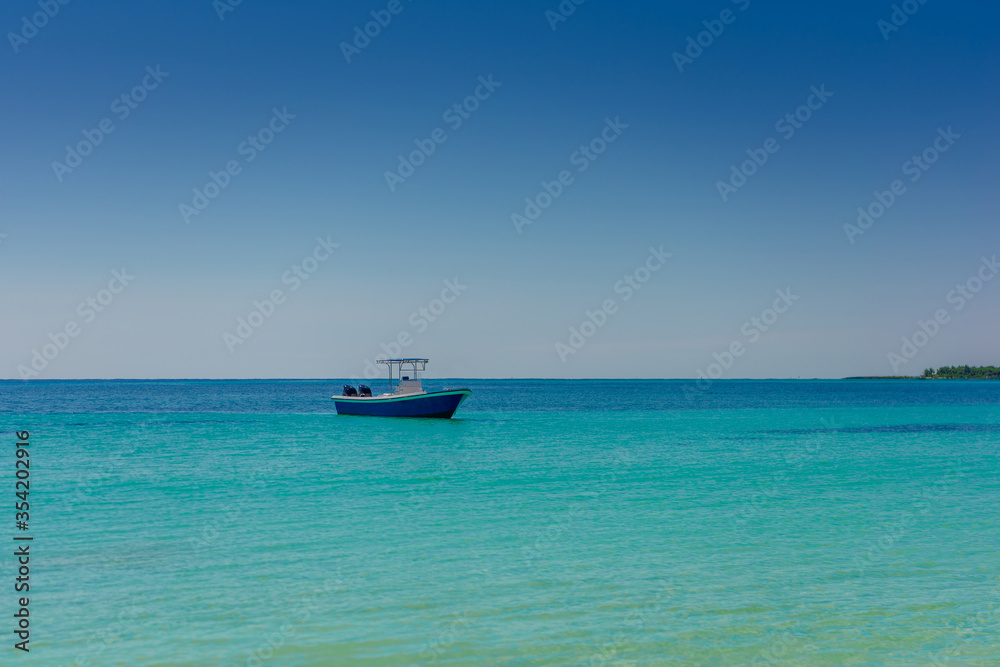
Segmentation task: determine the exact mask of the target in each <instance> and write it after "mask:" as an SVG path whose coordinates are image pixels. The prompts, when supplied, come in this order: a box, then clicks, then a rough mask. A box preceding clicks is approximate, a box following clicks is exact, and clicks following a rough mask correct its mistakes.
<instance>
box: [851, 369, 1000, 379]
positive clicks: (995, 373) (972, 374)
mask: <svg viewBox="0 0 1000 667" xmlns="http://www.w3.org/2000/svg"><path fill="white" fill-rule="evenodd" d="M846 379H847V380H1000V367H997V366H942V367H941V368H938V369H937V370H935V369H933V368H928V369H927V370H925V371H924V374H923V375H879V376H875V375H870V376H859V377H850V378H846Z"/></svg>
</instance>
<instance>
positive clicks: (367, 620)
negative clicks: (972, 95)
mask: <svg viewBox="0 0 1000 667" xmlns="http://www.w3.org/2000/svg"><path fill="white" fill-rule="evenodd" d="M343 384H344V381H343V380H329V381H238V382H237V381H157V382H145V381H120V382H119V381H114V382H91V381H79V382H73V381H68V382H62V381H38V382H28V383H23V382H0V431H3V436H2V437H3V441H4V442H5V444H4V445H3V448H2V449H0V451H2V452H3V453H2V455H0V466H2V467H0V470H2V473H0V478H2V479H4V480H6V482H4V484H3V485H2V486H3V488H2V489H0V493H3V494H5V495H7V496H13V495H14V450H15V444H14V443H15V436H14V432H15V431H20V430H29V431H30V432H31V445H30V447H31V459H30V460H31V468H30V473H31V477H30V484H31V487H30V503H31V512H30V515H31V516H30V530H29V531H28V532H27V534H30V535H31V536H33V537H34V541H33V542H32V543H31V575H30V577H31V581H30V586H31V591H30V613H31V643H30V648H31V651H30V653H29V654H22V653H21V652H19V651H15V650H13V649H12V648H11V647H12V646H13V643H14V641H16V638H15V635H14V634H13V629H14V623H13V619H12V615H13V613H14V610H15V602H16V597H17V595H15V593H14V591H13V579H14V577H15V576H16V575H15V569H14V568H15V563H14V558H13V556H12V555H11V554H12V553H13V547H11V548H9V549H4V552H5V555H4V556H3V558H2V560H0V562H2V573H0V612H2V613H0V618H2V619H6V620H0V636H2V637H4V642H5V643H6V644H7V645H5V646H3V647H2V649H0V656H2V657H0V663H2V664H4V665H71V664H76V665H336V666H341V665H343V666H365V667H382V666H386V667H388V666H399V667H409V666H411V665H439V666H443V665H511V666H527V665H620V666H621V665H740V664H749V665H998V664H1000V476H998V474H1000V461H998V454H1000V382H988V381H978V382H977V381H876V380H870V381H769V382H756V381H730V382H725V381H719V382H714V383H711V384H706V385H704V386H697V385H695V384H693V383H691V382H684V381H632V380H629V381H526V380H505V381H488V380H441V381H426V382H425V386H426V387H428V388H443V387H445V386H468V387H470V388H471V389H472V390H473V392H474V394H473V397H472V398H471V399H470V400H469V401H467V402H466V403H465V404H464V405H463V406H462V408H461V409H460V410H459V412H458V413H457V414H456V418H455V419H452V420H391V419H379V418H366V417H347V416H343V417H339V416H337V415H336V414H335V412H334V410H333V405H332V401H331V400H330V396H331V395H332V394H334V393H339V392H340V388H341V387H342V385H343ZM373 388H374V389H375V390H376V391H380V390H384V389H385V388H384V387H383V386H379V385H377V384H376V385H374V386H373ZM13 500H14V499H13V498H12V497H9V498H7V499H5V500H4V501H3V502H2V503H0V506H2V507H6V508H7V510H6V511H4V512H0V540H5V541H7V543H8V545H13V544H15V543H14V542H12V541H10V540H11V538H12V537H13V536H14V534H15V533H19V531H16V530H15V527H14V509H13Z"/></svg>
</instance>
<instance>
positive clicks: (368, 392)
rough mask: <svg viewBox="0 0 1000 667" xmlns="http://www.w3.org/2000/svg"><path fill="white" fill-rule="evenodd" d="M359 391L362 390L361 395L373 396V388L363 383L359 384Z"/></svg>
mask: <svg viewBox="0 0 1000 667" xmlns="http://www.w3.org/2000/svg"><path fill="white" fill-rule="evenodd" d="M358 392H360V395H361V396H371V395H372V390H371V389H370V388H369V387H368V386H367V385H363V384H359V385H358Z"/></svg>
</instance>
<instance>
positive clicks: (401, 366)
mask: <svg viewBox="0 0 1000 667" xmlns="http://www.w3.org/2000/svg"><path fill="white" fill-rule="evenodd" d="M428 361H430V359H417V358H407V359H376V360H375V362H376V363H379V364H385V365H386V366H388V367H389V391H390V392H392V379H393V378H392V376H393V369H398V371H397V372H396V373H395V375H396V376H397V377H398V378H399V379H400V380H402V379H403V371H404V370H405V369H406V368H409V369H411V370H412V371H413V377H412V380H417V373H419V372H422V371H425V370H427V362H428ZM417 386H418V387H419V384H418V385H417Z"/></svg>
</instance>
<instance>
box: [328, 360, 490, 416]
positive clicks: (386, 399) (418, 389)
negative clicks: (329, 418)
mask: <svg viewBox="0 0 1000 667" xmlns="http://www.w3.org/2000/svg"><path fill="white" fill-rule="evenodd" d="M376 361H377V362H378V363H380V364H385V365H386V366H388V367H389V393H388V394H379V395H377V396H373V395H372V391H371V389H370V388H368V387H367V386H365V385H360V386H359V387H358V389H355V388H354V387H353V386H351V385H344V393H343V394H342V395H340V396H334V397H333V402H334V405H335V406H336V407H337V414H339V415H365V416H369V417H437V418H441V419H451V416H452V415H453V414H455V410H457V409H458V406H459V405H461V404H462V401H464V400H465V399H467V398H468V397H469V396H471V395H472V390H470V389H464V388H462V389H444V390H442V391H424V388H423V386H422V385H421V382H420V377H419V375H420V373H422V372H424V371H425V370H426V369H427V362H428V361H430V360H429V359H377V360H376ZM404 372H405V373H408V374H407V375H403V373H404ZM394 376H395V377H394ZM395 378H398V379H397V380H396V385H395V387H393V380H394V379H395Z"/></svg>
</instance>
